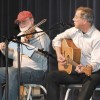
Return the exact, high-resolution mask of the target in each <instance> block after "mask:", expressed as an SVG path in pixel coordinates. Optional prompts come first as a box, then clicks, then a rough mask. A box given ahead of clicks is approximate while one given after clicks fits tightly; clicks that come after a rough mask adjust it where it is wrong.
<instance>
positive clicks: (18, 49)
mask: <svg viewBox="0 0 100 100" xmlns="http://www.w3.org/2000/svg"><path fill="white" fill-rule="evenodd" d="M17 41H19V42H20V38H17ZM19 42H17V54H18V100H20V43H19Z"/></svg>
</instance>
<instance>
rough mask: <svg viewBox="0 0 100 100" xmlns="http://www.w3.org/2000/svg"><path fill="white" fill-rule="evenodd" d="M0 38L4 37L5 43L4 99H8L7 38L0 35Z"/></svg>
mask: <svg viewBox="0 0 100 100" xmlns="http://www.w3.org/2000/svg"><path fill="white" fill-rule="evenodd" d="M0 37H1V38H3V39H5V44H6V48H5V59H6V68H5V78H6V87H5V99H6V100H9V95H8V94H9V91H8V89H9V87H8V86H9V82H8V78H9V77H8V38H6V37H5V36H2V35H0Z"/></svg>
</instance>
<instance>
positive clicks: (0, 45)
mask: <svg viewBox="0 0 100 100" xmlns="http://www.w3.org/2000/svg"><path fill="white" fill-rule="evenodd" d="M5 48H6V44H5V42H1V43H0V50H4V49H5Z"/></svg>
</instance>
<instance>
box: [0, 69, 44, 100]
mask: <svg viewBox="0 0 100 100" xmlns="http://www.w3.org/2000/svg"><path fill="white" fill-rule="evenodd" d="M44 74H45V73H44V71H39V70H33V69H31V68H29V67H24V68H21V69H20V82H21V83H23V84H24V83H35V84H36V83H38V82H41V81H43V78H44ZM8 77H9V78H8V97H9V99H7V100H16V99H17V97H18V93H19V92H18V82H19V81H18V68H14V67H8ZM5 83H6V77H5V67H1V68H0V84H5ZM2 100H5V92H4V94H3V99H2Z"/></svg>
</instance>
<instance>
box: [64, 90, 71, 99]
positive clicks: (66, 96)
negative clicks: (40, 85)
mask: <svg viewBox="0 0 100 100" xmlns="http://www.w3.org/2000/svg"><path fill="white" fill-rule="evenodd" d="M70 90H71V89H67V91H66V94H65V99H64V100H68V96H69V92H70Z"/></svg>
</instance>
